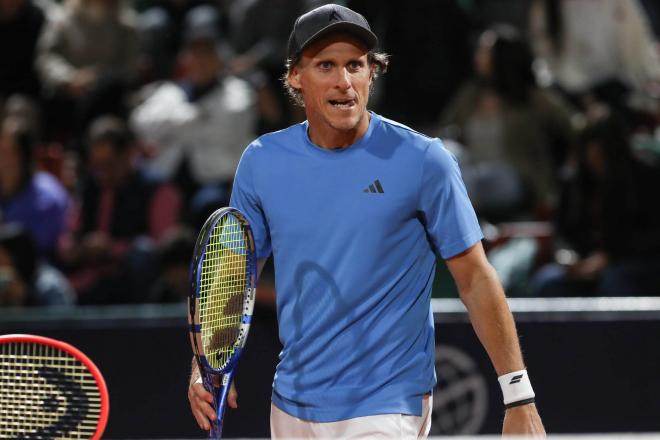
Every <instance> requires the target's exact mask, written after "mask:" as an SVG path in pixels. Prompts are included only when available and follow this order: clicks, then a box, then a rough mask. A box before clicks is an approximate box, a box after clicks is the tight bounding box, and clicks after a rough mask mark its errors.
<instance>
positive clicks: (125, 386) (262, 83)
mask: <svg viewBox="0 0 660 440" xmlns="http://www.w3.org/2000/svg"><path fill="white" fill-rule="evenodd" d="M322 3H323V2H321V1H318V0H306V1H303V0H217V1H201V0H136V1H134V2H123V1H120V0H63V1H62V2H57V1H52V0H0V117H1V118H2V126H1V130H0V333H16V332H18V333H34V334H41V335H45V336H51V337H55V338H59V339H62V340H64V341H66V342H69V343H72V344H74V345H76V346H78V347H79V348H80V349H81V350H83V351H84V352H86V353H87V354H88V355H89V356H90V357H91V358H92V359H93V360H94V361H95V362H96V363H97V364H98V365H99V367H100V369H101V370H102V372H103V373H104V375H105V376H106V380H107V382H108V385H109V390H110V397H111V412H110V421H109V425H108V428H107V431H106V437H107V438H116V439H119V438H136V439H137V438H195V437H200V435H199V434H200V433H199V430H198V428H196V426H195V423H194V420H193V418H192V416H191V415H190V411H189V408H188V404H187V399H186V386H187V378H188V370H189V366H190V357H191V350H190V347H189V344H188V340H187V334H186V325H185V306H184V305H183V301H184V299H185V294H186V290H187V282H186V276H187V267H188V262H189V256H190V253H191V249H192V243H193V240H194V236H195V234H196V231H197V230H198V228H199V226H200V224H201V222H202V221H203V219H204V218H205V217H206V215H207V214H208V213H209V212H210V211H211V210H213V209H214V208H215V207H218V206H222V205H224V204H226V203H227V198H228V194H229V191H230V188H231V176H232V175H233V170H234V168H235V165H236V162H237V160H238V157H239V156H240V152H241V151H242V149H243V148H244V147H245V145H246V143H247V142H249V141H250V140H251V139H253V138H254V137H255V136H257V135H258V134H260V133H264V132H266V131H270V130H275V129H279V128H282V127H285V126H287V125H289V124H291V123H294V122H298V121H300V119H301V117H302V112H301V110H300V109H299V108H296V107H295V106H293V105H292V104H291V103H290V101H289V100H288V98H287V96H286V95H285V93H284V91H283V89H282V87H281V83H280V77H281V75H282V73H283V58H284V47H285V44H286V38H287V37H288V32H289V30H290V28H291V24H292V22H293V20H294V19H295V17H296V16H297V15H298V14H299V13H301V12H303V11H305V10H308V9H310V8H312V7H314V6H317V5H320V4H322ZM342 3H344V4H346V5H347V6H350V7H352V8H354V9H356V10H358V11H360V12H362V13H363V14H364V15H365V16H366V17H367V18H368V19H369V21H370V22H371V24H372V26H373V28H374V30H375V32H376V33H377V34H378V35H379V36H380V37H381V49H382V50H383V51H385V52H387V53H389V54H390V55H391V68H390V70H389V72H388V73H387V74H385V75H384V76H383V77H382V78H379V79H378V80H377V81H376V86H375V89H374V95H373V99H372V101H371V108H372V109H373V110H375V111H376V112H378V113H380V114H382V115H384V116H387V117H390V118H393V119H396V120H398V121H401V122H403V123H405V124H408V125H410V126H411V127H412V128H414V129H417V130H420V131H422V132H425V133H429V134H432V135H436V136H440V137H441V138H443V139H444V140H445V141H446V145H447V147H448V148H450V149H451V150H452V152H454V154H455V155H456V156H457V158H458V160H459V163H460V165H461V168H462V171H463V175H464V178H465V181H466V184H467V186H468V191H469V192H470V195H471V198H472V200H473V202H474V204H475V208H476V210H477V213H478V215H479V218H480V221H481V222H482V226H483V229H484V232H485V235H486V240H485V241H484V244H485V246H486V248H487V250H488V253H489V257H490V259H491V261H492V262H493V264H494V266H495V267H496V269H497V270H498V273H499V275H500V277H501V279H502V281H503V283H504V285H505V287H506V289H507V294H508V295H509V297H510V298H511V306H512V309H513V310H514V312H515V314H516V318H517V321H518V325H519V331H520V334H521V338H522V344H523V347H524V349H525V357H526V361H527V364H528V367H529V369H530V376H531V378H532V381H533V383H534V386H535V389H536V392H537V395H538V406H539V408H540V411H541V415H542V417H543V419H544V422H545V424H546V429H547V430H548V432H550V433H581V434H585V433H618V434H617V435H620V434H621V433H625V432H633V433H644V432H660V399H658V395H660V381H658V380H657V370H658V366H659V365H660V354H659V353H660V351H658V349H657V341H656V339H657V335H658V334H660V328H659V327H660V302H658V298H657V297H658V296H660V281H659V279H658V277H657V274H658V273H659V272H658V271H659V270H660V220H658V219H659V218H660V215H659V214H660V207H659V206H660V204H659V203H658V199H657V195H656V192H657V188H660V130H658V124H659V123H660V107H658V103H659V101H658V97H659V96H660V52H659V46H658V43H657V35H658V34H659V33H660V7H659V6H658V4H657V2H655V1H652V0H561V1H559V0H558V1H553V0H547V1H544V0H443V1H434V0H414V1H413V2H405V3H404V2H398V1H384V2H375V1H367V0H355V1H346V2H342ZM258 292H259V293H258V300H259V304H258V306H257V309H256V310H255V320H256V321H255V324H254V329H253V331H252V332H251V335H250V339H249V342H248V348H247V351H246V355H245V357H244V358H243V359H242V361H241V365H240V368H239V373H238V376H237V377H238V379H237V381H238V386H239V395H240V398H239V409H238V410H237V411H230V412H229V413H228V415H227V426H226V428H225V434H226V436H229V437H264V436H267V435H268V408H269V389H270V384H271V380H272V375H273V371H274V367H275V363H276V358H277V353H278V350H279V345H278V344H279V343H278V341H277V328H276V319H275V313H274V310H273V301H274V297H275V292H274V286H273V274H272V267H269V268H267V269H266V271H265V274H264V276H263V277H262V280H261V281H260V285H259V290H258ZM434 297H435V298H434V300H433V301H434V302H433V307H434V312H435V318H436V325H437V327H436V334H437V343H438V350H439V351H438V362H437V365H436V370H437V373H438V377H439V384H438V388H437V389H436V397H435V402H434V404H435V413H434V421H433V428H432V434H433V435H455V434H463V435H469V434H495V433H497V432H498V430H499V429H500V424H501V417H502V406H501V396H500V392H499V389H498V388H497V382H496V380H495V375H494V372H493V371H492V367H491V366H490V364H489V362H488V359H487V357H486V355H485V352H484V351H483V349H482V348H481V346H480V345H479V343H478V341H477V340H476V338H475V336H474V334H473V332H472V329H471V327H470V325H469V321H468V320H467V316H466V314H465V311H464V310H463V308H462V305H461V304H460V303H459V302H458V300H457V299H456V291H455V288H454V286H453V283H452V281H451V278H450V277H449V275H448V273H447V271H446V268H445V267H444V265H443V263H442V262H441V261H439V262H438V272H437V276H436V282H435V286H434Z"/></svg>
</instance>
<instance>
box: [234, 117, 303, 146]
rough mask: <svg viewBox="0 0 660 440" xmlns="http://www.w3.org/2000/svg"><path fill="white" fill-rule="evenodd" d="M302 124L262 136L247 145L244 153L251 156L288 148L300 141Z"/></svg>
mask: <svg viewBox="0 0 660 440" xmlns="http://www.w3.org/2000/svg"><path fill="white" fill-rule="evenodd" d="M304 130H305V129H304V124H303V123H300V124H294V125H291V126H289V127H287V128H283V129H281V130H277V131H271V132H269V133H265V134H262V135H261V136H259V137H258V138H256V139H255V140H254V141H252V142H251V143H250V145H248V147H247V150H246V152H248V151H249V152H250V153H252V154H268V153H271V152H274V151H278V150H281V149H282V148H285V147H290V146H293V145H294V144H296V143H297V142H299V141H300V139H301V134H302V133H304Z"/></svg>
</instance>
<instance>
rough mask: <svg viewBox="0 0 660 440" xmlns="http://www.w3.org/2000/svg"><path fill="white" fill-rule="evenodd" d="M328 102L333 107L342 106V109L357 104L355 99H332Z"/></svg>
mask: <svg viewBox="0 0 660 440" xmlns="http://www.w3.org/2000/svg"><path fill="white" fill-rule="evenodd" d="M328 102H329V103H330V105H332V106H333V107H336V108H341V109H348V108H351V107H353V106H354V105H355V100H354V99H331V100H329V101H328Z"/></svg>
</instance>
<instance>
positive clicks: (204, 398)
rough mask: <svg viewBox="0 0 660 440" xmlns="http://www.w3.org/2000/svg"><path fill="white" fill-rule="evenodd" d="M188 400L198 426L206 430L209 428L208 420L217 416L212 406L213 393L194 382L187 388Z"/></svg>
mask: <svg viewBox="0 0 660 440" xmlns="http://www.w3.org/2000/svg"><path fill="white" fill-rule="evenodd" d="M188 400H190V408H191V410H192V413H193V416H194V417H195V420H196V421H197V424H198V425H199V427H200V428H202V429H204V430H207V431H208V430H209V429H211V423H210V422H209V420H215V419H216V418H217V416H216V413H215V409H214V408H213V406H212V403H213V395H212V394H211V393H209V392H208V391H206V390H205V389H204V387H203V386H202V384H200V383H195V384H193V385H191V386H190V388H189V390H188Z"/></svg>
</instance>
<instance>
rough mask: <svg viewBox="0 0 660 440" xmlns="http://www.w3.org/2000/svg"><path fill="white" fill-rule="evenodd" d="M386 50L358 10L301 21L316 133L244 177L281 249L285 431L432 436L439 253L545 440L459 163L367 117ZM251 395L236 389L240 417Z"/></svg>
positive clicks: (257, 219)
mask: <svg viewBox="0 0 660 440" xmlns="http://www.w3.org/2000/svg"><path fill="white" fill-rule="evenodd" d="M376 44H377V39H376V36H375V35H374V34H373V33H372V32H371V30H370V28H369V25H368V23H367V22H366V20H365V19H364V17H362V16H361V15H359V14H357V13H355V12H353V11H351V10H350V9H347V8H344V7H341V6H337V5H326V6H322V7H320V8H317V9H315V10H313V11H311V12H309V13H307V14H305V15H303V16H301V17H300V18H299V19H298V20H297V21H296V24H295V25H294V29H293V32H292V34H291V37H290V40H289V49H288V56H289V60H288V62H287V66H288V72H287V77H286V79H287V84H288V88H289V90H290V92H291V93H292V94H293V95H294V96H295V97H298V98H299V99H300V100H302V103H303V104H304V107H305V112H306V115H307V121H306V122H304V123H302V124H299V125H295V126H293V127H290V128H289V129H287V130H283V131H280V132H276V133H272V134H269V135H265V136H262V137H261V138H259V139H257V140H256V141H255V142H253V143H252V144H251V145H250V146H249V147H248V148H247V150H246V151H245V153H244V154H243V157H242V159H241V163H240V164H239V168H238V171H237V173H236V179H235V183H234V190H233V193H232V200H231V203H232V206H235V207H238V208H239V209H241V210H243V211H244V212H245V213H246V214H247V216H248V218H249V220H250V223H251V226H252V229H253V232H254V235H255V241H256V248H257V254H258V257H259V258H260V259H261V263H263V261H264V260H265V258H267V257H268V256H269V255H270V253H271V250H272V253H273V256H274V258H275V271H276V273H275V279H276V283H277V284H276V290H277V310H278V321H279V329H280V339H281V341H282V344H283V350H282V352H281V354H280V363H279V365H278V367H277V373H276V375H275V380H274V383H273V395H272V400H273V404H272V407H271V435H272V436H273V438H292V437H297V438H301V437H302V438H313V437H327V438H371V437H374V436H380V437H395V438H400V437H405V438H411V437H412V438H417V437H422V438H424V437H426V436H427V435H428V432H429V428H430V420H431V418H430V407H431V397H430V393H431V390H432V389H433V385H434V383H435V376H434V371H433V370H434V359H433V357H434V354H433V353H434V337H433V320H432V314H431V311H430V294H431V292H430V289H431V284H432V278H433V273H434V270H435V253H436V252H437V253H438V254H440V255H441V256H442V257H443V258H445V259H446V260H447V265H448V266H449V269H450V270H451V272H452V274H453V276H454V279H455V280H456V283H457V285H458V288H459V290H460V294H461V298H462V300H463V302H464V303H465V304H466V306H467V308H468V310H469V312H470V317H471V319H472V322H473V325H474V328H475V330H476V332H477V335H478V336H479V338H480V340H481V342H482V343H483V345H484V347H485V348H486V350H487V351H488V353H489V355H490V357H491V359H492V361H493V364H494V366H495V369H496V370H497V373H498V375H500V382H501V383H503V391H504V393H505V403H507V404H509V407H510V408H508V409H507V411H506V415H505V419H504V428H503V432H504V433H506V434H527V435H542V434H544V431H543V426H542V424H541V421H540V418H539V416H538V413H537V411H536V408H535V406H534V404H533V392H532V389H531V385H529V380H528V378H527V374H526V371H525V370H524V364H523V361H522V356H521V354H520V348H519V346H518V341H517V335H516V330H515V326H514V322H513V319H512V316H511V313H510V312H509V309H508V307H507V303H506V299H505V297H504V294H503V292H502V289H501V287H500V285H499V282H498V281H497V277H496V274H495V272H494V271H493V269H492V267H491V266H490V265H489V264H488V262H487V261H486V258H485V256H484V252H483V249H482V247H481V243H480V240H481V238H482V234H481V231H480V229H479V226H478V223H477V220H476V217H475V215H474V211H473V210H472V207H471V205H470V203H469V200H468V198H467V194H466V192H465V188H464V186H463V183H462V181H461V178H460V174H459V172H458V167H457V164H456V162H455V160H454V158H453V157H452V156H451V155H450V154H449V153H448V152H447V151H446V150H445V149H444V147H443V146H442V143H441V142H440V141H439V140H437V139H431V138H428V137H426V136H423V135H421V134H419V133H417V132H414V131H413V130H411V129H409V128H407V127H405V126H402V125H400V124H398V123H396V122H393V121H390V120H387V119H385V118H383V117H381V116H379V115H376V114H375V113H372V112H368V111H367V110H366V106H367V102H368V98H369V88H370V86H371V84H372V81H373V80H374V77H375V75H376V74H377V73H378V72H380V71H382V70H384V68H385V67H386V63H387V60H386V57H384V56H383V55H382V54H377V53H375V52H373V48H374V47H375V46H376ZM198 376H199V374H198V372H197V371H196V370H195V369H194V367H193V377H192V380H191V386H190V388H189V393H188V396H189V399H190V402H191V407H192V411H193V414H194V416H195V418H196V419H197V421H198V423H199V424H200V426H201V427H202V428H205V429H208V427H209V419H213V418H214V417H215V416H214V415H213V410H212V408H211V406H210V405H209V402H211V396H210V394H209V393H207V392H206V391H204V389H203V387H202V386H201V385H200V381H199V379H198ZM518 381H521V382H518ZM510 382H514V384H515V385H510ZM522 382H524V385H521V383H522ZM511 387H515V388H516V389H515V390H512V389H511ZM236 397H237V395H236V392H235V390H233V392H232V393H231V394H230V396H229V405H230V406H231V407H236Z"/></svg>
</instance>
